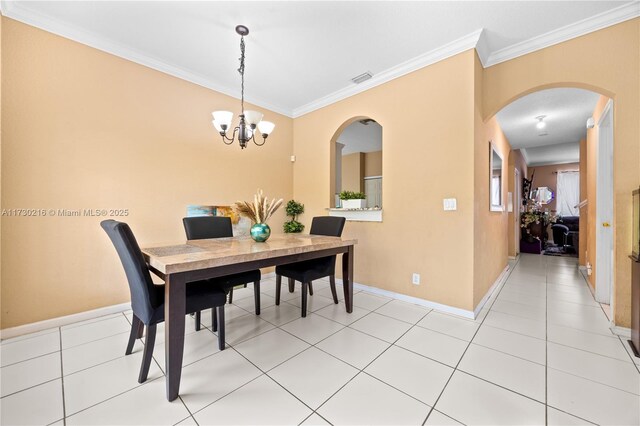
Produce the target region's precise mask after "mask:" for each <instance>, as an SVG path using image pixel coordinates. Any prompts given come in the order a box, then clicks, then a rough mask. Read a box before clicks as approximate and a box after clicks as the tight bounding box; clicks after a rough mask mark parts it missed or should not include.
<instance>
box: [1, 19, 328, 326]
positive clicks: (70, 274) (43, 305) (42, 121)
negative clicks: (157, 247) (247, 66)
mask: <svg viewBox="0 0 640 426" xmlns="http://www.w3.org/2000/svg"><path fill="white" fill-rule="evenodd" d="M2 88H3V90H2V122H3V123H4V127H3V128H2V151H3V152H2V154H3V155H2V160H3V163H2V177H3V179H2V206H3V208H7V209H8V208H44V209H49V208H54V209H58V208H60V209H61V208H65V209H83V208H94V209H95V208H104V209H109V208H123V209H124V208H126V209H129V212H130V214H129V216H128V217H126V218H124V220H126V221H127V222H129V223H130V225H131V227H132V229H133V231H134V232H135V234H136V236H137V238H138V240H139V242H140V243H141V244H142V245H144V244H149V243H157V242H165V241H166V242H174V241H181V240H183V239H184V230H183V228H182V222H181V218H182V217H183V216H184V215H185V212H186V206H187V204H190V203H203V204H209V203H211V204H230V203H233V202H234V201H236V200H238V199H248V198H249V197H251V196H252V195H253V194H254V193H255V191H256V189H257V188H262V189H264V191H265V192H266V194H267V195H269V196H272V197H283V198H284V199H285V200H287V199H291V198H292V195H293V192H292V182H293V171H292V164H291V162H290V161H289V156H290V155H291V154H292V151H293V146H292V141H293V133H292V130H293V125H292V120H291V119H290V118H287V117H284V116H281V115H278V114H275V113H273V112H270V111H265V110H264V109H263V108H259V107H256V108H258V109H260V110H262V111H263V112H265V119H268V120H271V121H273V122H275V124H276V128H275V131H274V132H273V135H272V136H271V137H270V138H269V140H268V141H267V143H266V145H265V146H263V147H260V148H259V147H256V146H249V147H248V148H247V149H245V150H243V151H241V150H240V148H239V147H238V145H234V146H226V145H224V144H223V143H222V141H221V140H220V136H219V135H218V134H216V132H215V131H214V129H213V128H212V126H211V116H210V113H211V111H212V110H215V109H228V110H230V111H234V112H236V113H237V111H238V108H239V107H240V105H239V101H238V100H237V99H233V98H230V97H227V96H224V95H222V94H219V93H216V92H213V91H211V90H208V89H205V88H203V87H200V86H197V85H194V84H191V83H188V82H185V81H183V80H180V79H177V78H174V77H171V76H168V75H166V74H163V73H160V72H157V71H154V70H151V69H149V68H146V67H144V66H141V65H137V64H135V63H132V62H129V61H126V60H124V59H120V58H117V57H115V56H112V55H109V54H106V53H104V52H101V51H98V50H96V49H92V48H90V47H87V46H84V45H81V44H79V43H75V42H73V41H70V40H68V39H64V38H62V37H58V36H55V35H53V34H50V33H47V32H44V31H41V30H38V29H36V28H34V27H30V26H27V25H24V24H22V23H18V22H17V21H13V20H11V19H7V18H2ZM252 109H253V108H252ZM327 183H328V179H327ZM301 198H302V199H303V198H305V197H301ZM303 201H304V200H303ZM101 219H102V218H98V217H33V218H25V217H3V218H2V229H3V234H2V253H3V257H2V283H3V285H2V327H3V328H6V327H12V326H17V325H20V324H25V323H31V322H35V321H39V320H43V319H47V318H52V317H57V316H61V315H67V314H72V313H76V312H80V311H85V310H89V309H94V308H98V307H102V306H107V305H112V304H116V303H122V302H125V301H127V300H128V299H129V291H128V287H127V284H126V281H125V275H124V273H123V270H122V267H121V265H120V263H119V260H118V259H117V257H116V253H115V250H114V249H113V247H112V246H111V245H110V242H109V240H108V239H107V237H106V235H105V234H104V232H103V231H102V229H101V228H100V226H99V222H100V220H101ZM283 220H284V212H283V211H280V212H279V213H278V214H277V215H276V217H274V219H273V220H272V229H273V230H274V232H282V231H281V229H282V222H283Z"/></svg>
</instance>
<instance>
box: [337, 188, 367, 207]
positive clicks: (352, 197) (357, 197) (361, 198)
mask: <svg viewBox="0 0 640 426" xmlns="http://www.w3.org/2000/svg"><path fill="white" fill-rule="evenodd" d="M366 198H367V196H366V195H365V194H364V192H353V191H342V192H341V193H340V200H342V208H343V209H364V208H365V207H367V205H366V203H365V199H366Z"/></svg>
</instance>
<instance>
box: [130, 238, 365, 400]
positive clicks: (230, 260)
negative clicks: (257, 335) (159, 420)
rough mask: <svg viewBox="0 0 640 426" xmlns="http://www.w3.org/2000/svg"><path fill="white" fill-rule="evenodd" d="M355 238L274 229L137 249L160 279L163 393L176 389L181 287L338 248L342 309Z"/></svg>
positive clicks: (349, 287)
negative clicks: (260, 238)
mask: <svg viewBox="0 0 640 426" xmlns="http://www.w3.org/2000/svg"><path fill="white" fill-rule="evenodd" d="M355 244H357V240H354V239H343V238H341V237H327V236H322V235H301V234H282V235H279V234H274V235H272V236H271V237H270V238H269V239H268V240H267V241H266V242H256V241H254V240H253V239H252V238H251V237H249V236H239V237H231V238H214V239H204V240H189V241H186V242H182V243H179V244H155V245H151V246H146V247H144V248H142V254H143V256H144V258H145V261H146V262H147V265H148V266H149V269H150V270H151V272H153V273H154V274H155V275H157V276H158V277H160V278H161V279H162V280H164V282H165V287H164V292H165V299H164V320H165V328H164V333H165V375H166V392H167V399H168V400H169V401H173V400H174V399H176V398H177V397H178V394H179V391H180V377H181V374H182V358H183V352H184V332H185V309H186V306H185V299H186V287H187V286H188V285H189V283H190V282H194V281H201V280H206V279H209V278H216V277H220V276H225V275H230V274H236V273H240V272H246V271H251V270H254V269H258V268H268V267H273V266H278V265H284V264H287V263H295V262H300V261H305V260H310V259H317V258H322V257H327V256H335V255H339V254H341V255H342V282H343V288H344V304H345V309H346V311H347V312H348V313H351V312H352V311H353V255H354V253H353V252H354V245H355ZM257 302H259V300H257ZM258 306H259V305H258ZM258 312H259V311H258Z"/></svg>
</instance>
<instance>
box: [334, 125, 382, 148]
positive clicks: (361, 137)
mask: <svg viewBox="0 0 640 426" xmlns="http://www.w3.org/2000/svg"><path fill="white" fill-rule="evenodd" d="M338 142H340V143H341V144H344V148H343V149H342V155H347V154H353V153H354V152H375V151H381V150H382V126H380V125H379V124H378V123H377V122H369V124H362V123H361V122H360V121H356V122H354V123H351V124H350V125H348V126H347V127H346V128H345V129H344V130H343V131H342V133H341V134H340V136H338Z"/></svg>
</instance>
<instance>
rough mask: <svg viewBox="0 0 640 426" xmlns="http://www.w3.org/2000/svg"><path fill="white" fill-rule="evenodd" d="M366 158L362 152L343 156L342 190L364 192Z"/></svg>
mask: <svg viewBox="0 0 640 426" xmlns="http://www.w3.org/2000/svg"><path fill="white" fill-rule="evenodd" d="M364 170H365V156H364V154H363V153H362V152H354V153H353V154H347V155H343V156H342V190H343V191H356V192H358V191H363V190H364V182H363V180H362V178H364Z"/></svg>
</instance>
